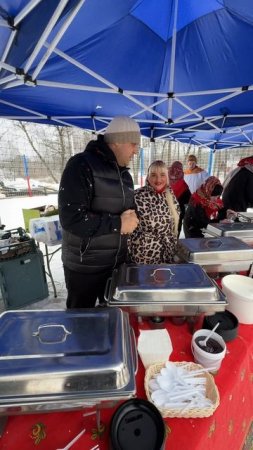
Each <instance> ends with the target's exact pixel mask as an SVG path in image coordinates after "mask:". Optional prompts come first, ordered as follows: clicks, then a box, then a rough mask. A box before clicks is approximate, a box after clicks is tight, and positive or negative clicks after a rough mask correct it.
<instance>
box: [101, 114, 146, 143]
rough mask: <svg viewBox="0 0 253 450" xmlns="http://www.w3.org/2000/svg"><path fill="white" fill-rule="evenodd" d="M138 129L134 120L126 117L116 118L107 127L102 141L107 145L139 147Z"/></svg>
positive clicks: (139, 135)
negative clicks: (134, 145)
mask: <svg viewBox="0 0 253 450" xmlns="http://www.w3.org/2000/svg"><path fill="white" fill-rule="evenodd" d="M140 138H141V133H140V127H139V125H138V123H137V122H135V120H134V119H131V118H130V117H127V116H117V117H114V119H112V121H111V122H110V123H109V125H108V126H107V128H106V130H105V133H104V140H105V142H106V143H107V144H113V143H118V144H128V143H129V144H138V145H140Z"/></svg>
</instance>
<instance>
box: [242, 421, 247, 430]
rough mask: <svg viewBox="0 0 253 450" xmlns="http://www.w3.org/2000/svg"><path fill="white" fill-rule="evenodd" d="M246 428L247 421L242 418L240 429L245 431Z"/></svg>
mask: <svg viewBox="0 0 253 450" xmlns="http://www.w3.org/2000/svg"><path fill="white" fill-rule="evenodd" d="M246 428H247V421H246V420H245V419H244V420H243V421H242V431H245V430H246Z"/></svg>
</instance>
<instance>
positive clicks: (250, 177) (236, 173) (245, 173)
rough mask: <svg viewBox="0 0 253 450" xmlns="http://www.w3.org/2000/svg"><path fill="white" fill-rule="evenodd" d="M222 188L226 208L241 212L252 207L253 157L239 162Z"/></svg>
mask: <svg viewBox="0 0 253 450" xmlns="http://www.w3.org/2000/svg"><path fill="white" fill-rule="evenodd" d="M223 188H224V190H223V195H222V201H223V203H224V206H225V207H226V208H231V209H233V210H234V211H241V212H242V211H247V208H250V207H253V156H248V157H247V158H243V159H241V160H240V161H239V163H238V164H237V167H236V168H235V169H234V170H232V171H231V172H229V174H228V175H227V177H226V179H225V181H224V184H223Z"/></svg>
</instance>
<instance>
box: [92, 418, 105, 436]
mask: <svg viewBox="0 0 253 450" xmlns="http://www.w3.org/2000/svg"><path fill="white" fill-rule="evenodd" d="M105 428H106V427H105V424H104V423H102V422H101V423H100V425H99V427H98V428H92V430H91V439H93V440H95V439H100V438H101V437H102V436H103V434H104V432H105Z"/></svg>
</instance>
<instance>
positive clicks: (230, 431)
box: [228, 419, 234, 435]
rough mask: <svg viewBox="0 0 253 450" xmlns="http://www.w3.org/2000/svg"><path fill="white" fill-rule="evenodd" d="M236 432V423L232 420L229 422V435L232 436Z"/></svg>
mask: <svg viewBox="0 0 253 450" xmlns="http://www.w3.org/2000/svg"><path fill="white" fill-rule="evenodd" d="M233 432H234V421H233V419H230V421H229V422H228V434H229V435H231V434H233Z"/></svg>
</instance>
